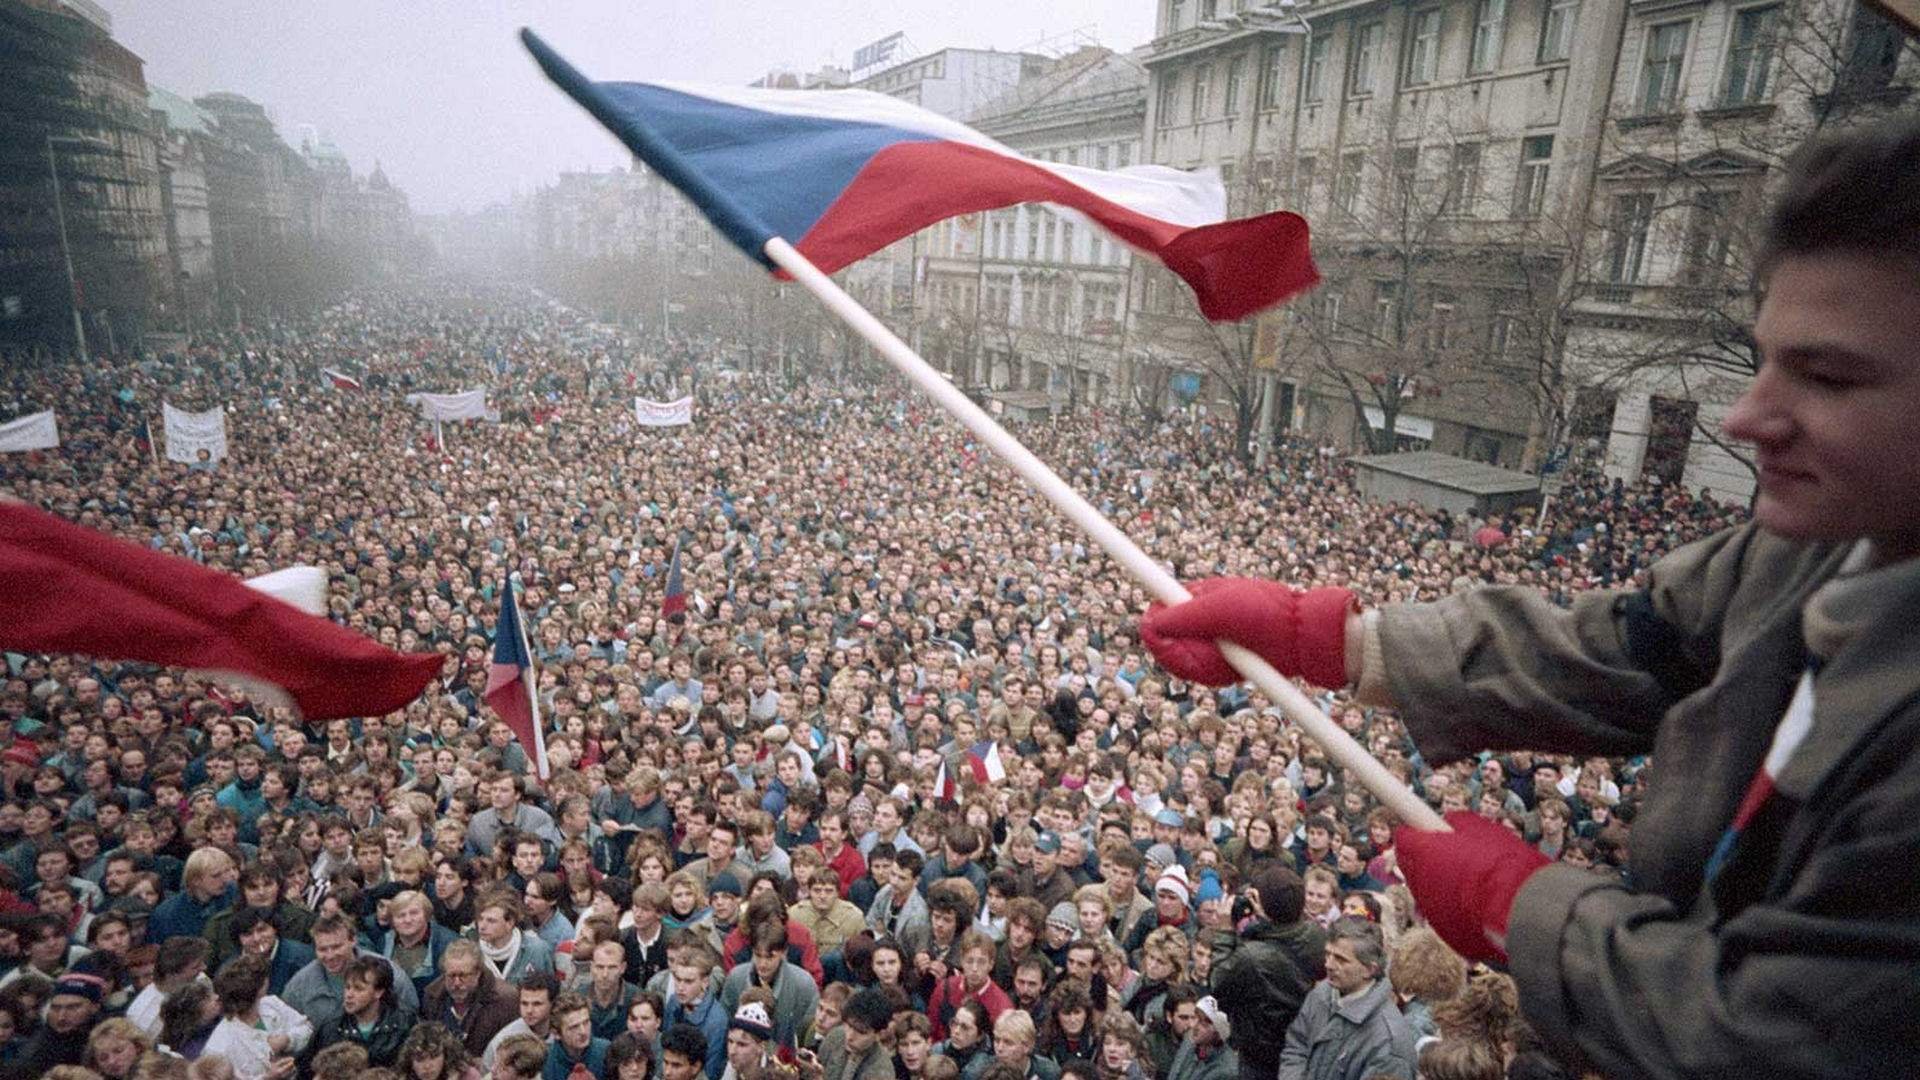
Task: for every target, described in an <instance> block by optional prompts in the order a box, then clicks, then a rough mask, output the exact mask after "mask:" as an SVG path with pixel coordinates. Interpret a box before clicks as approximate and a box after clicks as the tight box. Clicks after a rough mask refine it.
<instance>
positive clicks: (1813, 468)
mask: <svg viewBox="0 0 1920 1080" xmlns="http://www.w3.org/2000/svg"><path fill="white" fill-rule="evenodd" d="M1917 276H1920V275H1917V273H1916V269H1915V267H1914V266H1913V265H1912V264H1910V263H1905V262H1901V261H1899V260H1895V259H1888V258H1882V257H1875V256H1867V255H1856V254H1843V253H1829V254H1818V255H1792V256H1788V257H1786V258H1784V259H1782V260H1781V261H1780V263H1779V264H1778V265H1777V266H1776V267H1775V268H1774V270H1773V273H1772V276H1771V277H1770V279H1769V280H1768V283H1767V294H1766V299H1765V301H1764V302H1763V303H1762V304H1761V307H1760V316H1759V319H1758V321H1757V322H1756V323H1755V324H1754V337H1755V339H1756V340H1757V341H1758V343H1759V346H1760V352H1761V355H1762V358H1763V359H1762V363H1761V367H1760V371H1759V373H1758V374H1756V375H1755V376H1754V378H1753V382H1752V383H1751V384H1750V385H1749V386H1748V388H1747V391H1746V393H1745V394H1744V395H1743V396H1742V397H1741V398H1740V400H1739V401H1738V402H1737V403H1735V405H1734V406H1733V408H1732V409H1731V411H1729V413H1728V415H1727V419H1726V430H1727V434H1729V435H1731V436H1733V437H1734V438H1736V439H1740V440H1742V441H1746V442H1751V443H1752V444H1753V445H1754V448H1755V451H1756V458H1757V463H1758V464H1759V466H1760V477H1759V492H1760V494H1759V500H1758V502H1756V503H1755V505H1754V518H1755V520H1757V521H1759V522H1760V524H1761V525H1763V526H1765V527H1766V528H1768V529H1770V530H1772V531H1774V532H1776V533H1779V534H1781V535H1783V536H1788V537H1792V538H1794V539H1804V540H1851V539H1855V538H1859V537H1865V538H1869V539H1871V540H1873V541H1874V542H1875V544H1876V546H1877V547H1878V548H1879V549H1880V550H1879V552H1878V554H1879V557H1880V558H1881V559H1882V560H1885V561H1892V560H1895V559H1901V558H1906V557H1909V556H1911V555H1913V554H1915V553H1916V552H1917V551H1920V515H1916V513H1915V511H1914V508H1915V507H1916V506H1920V442H1916V441H1915V440H1914V438H1913V435H1912V425H1913V417H1914V415H1915V413H1916V411H1920V353H1917V352H1916V350H1915V346H1914V342H1915V341H1916V340H1920V312H1917V311H1916V310H1915V308H1914V306H1913V305H1912V304H1911V303H1908V302H1906V301H1907V299H1908V298H1910V297H1911V295H1912V293H1913V289H1914V284H1915V281H1916V277H1917Z"/></svg>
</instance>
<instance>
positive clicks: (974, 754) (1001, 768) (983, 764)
mask: <svg viewBox="0 0 1920 1080" xmlns="http://www.w3.org/2000/svg"><path fill="white" fill-rule="evenodd" d="M967 762H968V763H969V764H970V765H972V766H973V779H974V780H975V782H977V783H980V784H999V783H1003V782H1005V781H1006V779H1007V767H1006V766H1005V765H1003V764H1001V762H1000V744H999V743H997V742H990V743H988V744H987V748H986V750H984V751H982V750H980V749H979V748H977V747H976V748H975V749H973V750H969V751H967Z"/></svg>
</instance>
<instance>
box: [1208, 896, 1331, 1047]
mask: <svg viewBox="0 0 1920 1080" xmlns="http://www.w3.org/2000/svg"><path fill="white" fill-rule="evenodd" d="M1242 895H1243V896H1245V897H1246V900H1247V903H1248V904H1250V905H1251V906H1252V908H1253V921H1252V922H1250V923H1248V924H1247V926H1246V928H1245V929H1244V930H1242V931H1241V932H1240V935H1239V937H1238V938H1236V939H1235V940H1234V942H1233V945H1232V951H1230V952H1228V953H1227V954H1226V955H1225V956H1224V957H1222V958H1220V959H1219V960H1218V961H1216V963H1215V967H1214V969H1213V990H1214V995H1215V997H1216V998H1217V999H1218V1000H1219V1002H1220V1005H1221V1007H1222V1008H1224V1009H1225V1010H1226V1012H1227V1018H1228V1019H1229V1020H1231V1021H1232V1022H1233V1036H1232V1038H1231V1039H1230V1040H1229V1042H1230V1044H1231V1045H1232V1047H1233V1050H1234V1053H1236V1054H1237V1055H1239V1058H1240V1076H1241V1078H1242V1080H1273V1074H1274V1073H1275V1072H1277V1071H1278V1070H1279V1068H1280V1050H1281V1048H1282V1047H1283V1046H1284V1045H1285V1044H1286V1036H1287V1025H1288V1024H1291V1023H1293V1018H1294V1016H1295V1014H1297V1013H1298V1012H1299V1011H1300V1003H1301V1002H1302V1001H1304V1000H1306V997H1307V993H1308V991H1310V990H1312V989H1313V984H1314V983H1317V982H1319V981H1320V978H1321V976H1322V974H1323V973H1324V970H1325V960H1326V952H1327V939H1326V934H1325V933H1324V932H1323V931H1322V930H1321V929H1320V924H1318V923H1316V922H1314V921H1313V920H1312V919H1307V918H1303V917H1302V912H1303V910H1304V909H1305V906H1306V887H1305V885H1304V884H1302V882H1301V880H1300V875H1299V874H1296V873H1294V872H1293V871H1292V870H1290V869H1288V868H1287V867H1284V866H1281V865H1279V864H1277V863H1275V864H1269V865H1267V866H1265V867H1262V868H1261V869H1260V871H1259V873H1257V874H1255V875H1254V877H1253V881H1252V882H1251V883H1250V884H1249V885H1248V886H1247V889H1246V891H1245V892H1244V893H1243V894H1242Z"/></svg>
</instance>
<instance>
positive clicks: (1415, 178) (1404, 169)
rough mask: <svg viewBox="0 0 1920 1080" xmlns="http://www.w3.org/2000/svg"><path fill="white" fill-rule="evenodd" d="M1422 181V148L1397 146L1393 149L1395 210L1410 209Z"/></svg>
mask: <svg viewBox="0 0 1920 1080" xmlns="http://www.w3.org/2000/svg"><path fill="white" fill-rule="evenodd" d="M1419 183H1420V148H1419V147H1417V146H1401V147H1396V148H1395V149H1394V151H1393V210H1395V211H1396V212H1402V211H1408V210H1410V208H1411V207H1412V206H1413V199H1414V194H1415V192H1416V191H1417V190H1418V185H1419Z"/></svg>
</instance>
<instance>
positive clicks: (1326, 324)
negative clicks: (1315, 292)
mask: <svg viewBox="0 0 1920 1080" xmlns="http://www.w3.org/2000/svg"><path fill="white" fill-rule="evenodd" d="M1316 306H1317V307H1318V309H1319V310H1318V311H1317V312H1315V318H1317V319H1319V320H1320V331H1321V333H1324V334H1327V335H1329V336H1335V335H1338V334H1339V333H1340V294H1339V293H1337V292H1323V293H1321V294H1320V299H1319V301H1318V302H1317V304H1316Z"/></svg>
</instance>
